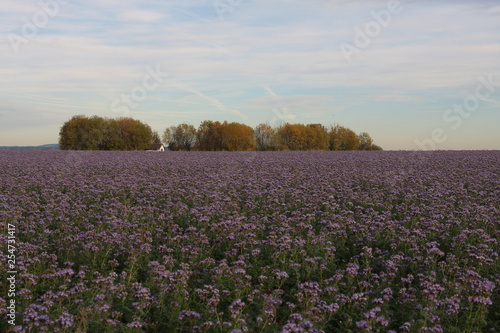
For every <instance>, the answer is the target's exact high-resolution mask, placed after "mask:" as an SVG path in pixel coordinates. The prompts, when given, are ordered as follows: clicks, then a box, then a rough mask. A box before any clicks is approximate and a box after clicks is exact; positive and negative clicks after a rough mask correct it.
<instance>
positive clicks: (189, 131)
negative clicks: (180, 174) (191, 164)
mask: <svg viewBox="0 0 500 333" xmlns="http://www.w3.org/2000/svg"><path fill="white" fill-rule="evenodd" d="M163 140H164V141H165V143H166V144H167V145H168V148H169V149H170V150H186V151H190V150H192V149H193V148H194V146H195V143H196V128H194V126H193V125H189V124H180V125H177V126H170V127H169V128H167V129H166V130H165V132H164V133H163Z"/></svg>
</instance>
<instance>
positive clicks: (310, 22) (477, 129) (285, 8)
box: [0, 0, 500, 150]
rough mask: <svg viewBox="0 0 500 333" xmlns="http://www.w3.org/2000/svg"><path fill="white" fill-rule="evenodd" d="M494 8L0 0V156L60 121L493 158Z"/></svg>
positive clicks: (419, 0) (387, 1)
mask: <svg viewBox="0 0 500 333" xmlns="http://www.w3.org/2000/svg"><path fill="white" fill-rule="evenodd" d="M499 32H500V2H498V0H495V1H491V0H477V1H460V0H455V1H451V0H440V1H430V0H427V1H426V0H400V1H398V0H384V1H378V0H366V1H362V0H350V1H347V0H307V1H305V0H272V1H270V0H266V1H264V0H172V1H165V0H141V1H138V0H136V1H132V0H99V1H98V0H3V6H2V11H1V12H0V73H1V75H0V146H8V145H42V144H51V143H57V142H58V137H59V129H60V127H61V126H62V124H63V123H64V122H65V121H67V120H69V119H70V118H71V117H72V116H74V115H87V116H92V115H98V116H101V117H109V118H117V117H132V118H135V119H139V120H141V121H143V122H145V123H147V124H149V125H150V126H151V127H152V128H153V129H154V130H157V131H158V132H159V133H160V134H161V133H163V131H164V130H165V129H166V128H167V127H169V126H172V125H177V124H180V123H189V124H192V125H194V126H195V127H197V126H198V125H199V124H200V123H201V122H202V121H203V120H214V121H216V120H218V121H225V120H226V121H228V122H233V121H234V122H240V123H244V124H247V125H250V126H252V127H254V126H256V125H258V124H260V123H269V124H271V125H273V126H278V125H279V124H282V123H284V122H290V123H302V124H309V123H321V124H323V125H325V126H330V125H335V124H339V125H342V126H346V127H349V128H351V129H352V130H354V131H355V132H356V133H360V132H368V133H369V134H370V135H371V137H372V138H373V140H374V142H375V143H376V144H378V145H380V146H382V147H383V148H384V149H385V150H420V149H424V150H434V149H437V150H447V149H454V150H469V149H474V150H475V149H495V150H498V149H500V131H499V130H498V129H499V125H500V62H499V61H498V59H500V57H499V56H500V33H499Z"/></svg>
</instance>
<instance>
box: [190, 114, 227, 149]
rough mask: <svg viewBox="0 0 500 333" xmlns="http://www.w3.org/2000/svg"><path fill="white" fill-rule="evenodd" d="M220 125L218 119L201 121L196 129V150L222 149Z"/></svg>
mask: <svg viewBox="0 0 500 333" xmlns="http://www.w3.org/2000/svg"><path fill="white" fill-rule="evenodd" d="M221 127H222V124H221V123H220V122H218V121H215V122H214V121H211V120H205V121H203V122H202V123H201V124H200V126H199V127H198V130H197V131H196V139H197V148H198V150H205V151H216V150H223V144H222V133H221Z"/></svg>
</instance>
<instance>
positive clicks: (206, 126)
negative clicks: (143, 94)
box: [59, 115, 382, 151]
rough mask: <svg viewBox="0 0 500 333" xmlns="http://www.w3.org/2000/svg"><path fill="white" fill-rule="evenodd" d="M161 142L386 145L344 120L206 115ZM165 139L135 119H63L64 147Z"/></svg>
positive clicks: (247, 146)
mask: <svg viewBox="0 0 500 333" xmlns="http://www.w3.org/2000/svg"><path fill="white" fill-rule="evenodd" d="M163 142H164V143H165V145H166V146H167V147H168V148H169V149H170V150H174V151H175V150H183V151H191V150H200V151H251V150H259V151H275V150H382V148H380V147H379V146H377V145H375V144H374V143H373V140H372V138H371V137H370V135H369V134H368V133H366V132H363V133H360V134H356V133H355V132H354V131H352V130H351V129H349V128H347V127H343V126H340V125H335V126H330V127H329V128H327V127H325V126H323V125H321V124H308V125H304V124H290V123H285V124H282V125H280V126H278V127H272V126H271V125H269V124H260V125H258V126H256V127H255V128H252V127H250V126H248V125H245V124H240V123H237V122H231V123H229V122H227V121H224V122H222V123H221V122H219V121H211V120H205V121H203V122H202V123H201V124H200V126H198V128H195V127H194V126H193V125H190V124H179V125H176V126H170V127H168V128H167V129H166V130H165V132H164V133H163ZM158 143H161V139H160V135H159V134H158V133H157V132H155V131H153V130H152V129H151V127H150V126H149V125H147V124H144V123H142V122H141V121H139V120H136V119H132V118H118V119H110V118H102V117H99V116H93V117H86V116H82V115H79V116H74V117H73V118H71V119H70V120H68V121H67V122H65V123H64V124H63V126H62V127H61V130H60V132H59V145H60V148H61V149H63V150H145V149H149V148H150V147H151V145H152V144H158Z"/></svg>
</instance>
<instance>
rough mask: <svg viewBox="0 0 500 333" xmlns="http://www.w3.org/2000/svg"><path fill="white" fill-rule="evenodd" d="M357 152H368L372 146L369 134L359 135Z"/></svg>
mask: <svg viewBox="0 0 500 333" xmlns="http://www.w3.org/2000/svg"><path fill="white" fill-rule="evenodd" d="M358 137H359V150H370V148H371V147H372V145H373V140H372V138H371V136H370V134H368V133H366V132H362V133H359V135H358Z"/></svg>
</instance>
